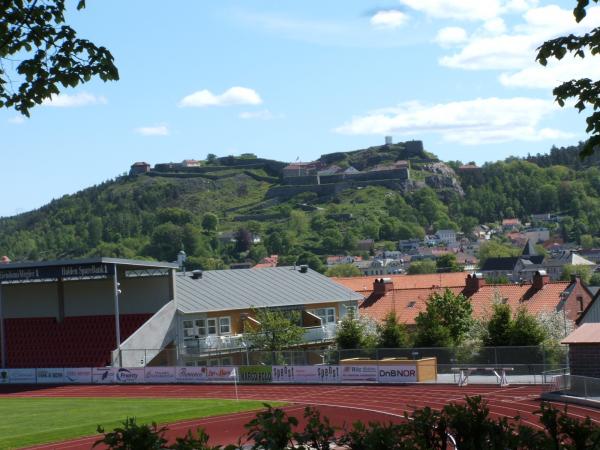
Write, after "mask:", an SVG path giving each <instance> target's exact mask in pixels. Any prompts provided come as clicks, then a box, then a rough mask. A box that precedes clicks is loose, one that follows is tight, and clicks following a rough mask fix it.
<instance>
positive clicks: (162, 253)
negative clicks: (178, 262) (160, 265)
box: [149, 222, 183, 261]
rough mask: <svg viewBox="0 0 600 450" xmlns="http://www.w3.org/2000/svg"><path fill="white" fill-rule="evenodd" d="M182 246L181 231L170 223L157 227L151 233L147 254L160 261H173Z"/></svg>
mask: <svg viewBox="0 0 600 450" xmlns="http://www.w3.org/2000/svg"><path fill="white" fill-rule="evenodd" d="M182 246H183V230H182V228H181V227H179V226H177V225H174V224H172V223H170V222H167V223H164V224H162V225H159V226H157V227H156V228H155V229H154V232H153V233H152V238H151V240H150V248H149V253H150V254H151V255H152V256H154V257H155V258H157V259H158V260H160V261H173V260H175V259H176V258H177V253H179V251H180V250H181V248H182Z"/></svg>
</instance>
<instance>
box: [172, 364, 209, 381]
mask: <svg viewBox="0 0 600 450" xmlns="http://www.w3.org/2000/svg"><path fill="white" fill-rule="evenodd" d="M175 381H176V382H177V383H205V382H206V367H193V366H189V367H188V366H183V367H176V368H175Z"/></svg>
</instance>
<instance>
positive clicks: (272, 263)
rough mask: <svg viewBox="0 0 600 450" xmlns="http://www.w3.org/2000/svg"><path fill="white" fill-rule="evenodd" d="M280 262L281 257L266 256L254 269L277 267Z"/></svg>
mask: <svg viewBox="0 0 600 450" xmlns="http://www.w3.org/2000/svg"><path fill="white" fill-rule="evenodd" d="M278 262H279V255H271V256H265V257H264V258H263V259H262V260H261V261H260V262H259V263H258V264H256V265H255V266H254V267H252V268H253V269H264V268H266V267H277V263H278Z"/></svg>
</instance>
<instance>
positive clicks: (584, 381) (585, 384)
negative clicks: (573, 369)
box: [583, 377, 588, 398]
mask: <svg viewBox="0 0 600 450" xmlns="http://www.w3.org/2000/svg"><path fill="white" fill-rule="evenodd" d="M587 396H588V395H587V378H586V377H583V397H584V398H587Z"/></svg>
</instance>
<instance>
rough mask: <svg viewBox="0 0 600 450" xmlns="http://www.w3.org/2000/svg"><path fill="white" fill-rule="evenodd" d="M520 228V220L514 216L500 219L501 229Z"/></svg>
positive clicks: (514, 229)
mask: <svg viewBox="0 0 600 450" xmlns="http://www.w3.org/2000/svg"><path fill="white" fill-rule="evenodd" d="M520 228H521V221H520V220H519V219H516V218H512V219H504V220H503V221H502V229H503V230H504V231H516V230H519V229H520Z"/></svg>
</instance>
